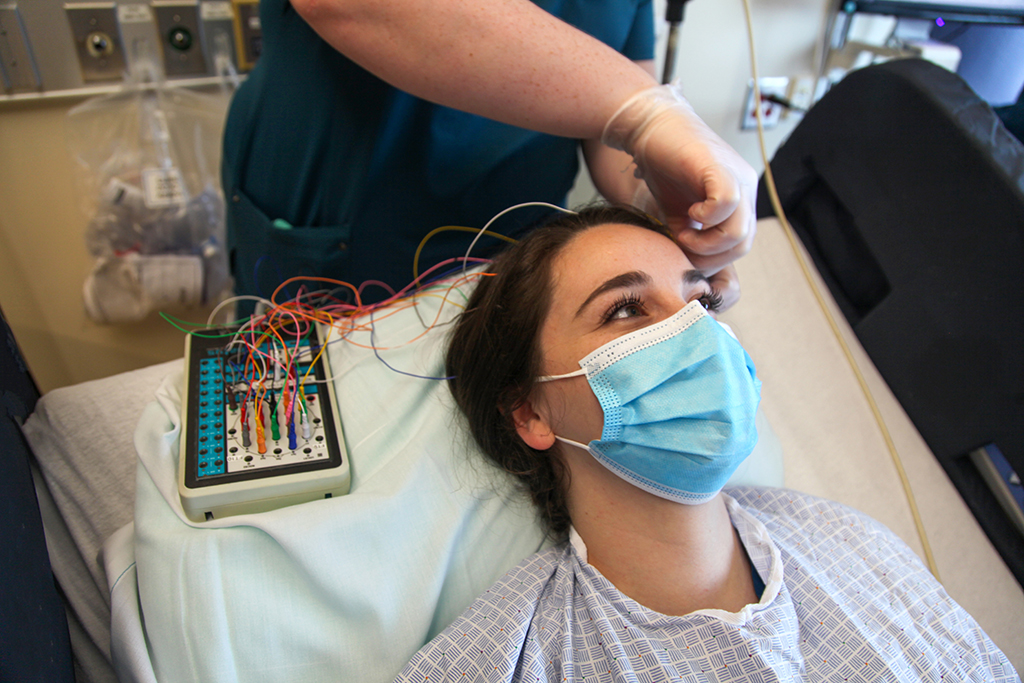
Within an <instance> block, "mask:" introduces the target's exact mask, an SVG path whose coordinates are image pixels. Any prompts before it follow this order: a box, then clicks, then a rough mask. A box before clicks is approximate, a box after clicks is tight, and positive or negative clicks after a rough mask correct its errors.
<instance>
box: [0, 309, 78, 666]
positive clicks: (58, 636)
mask: <svg viewBox="0 0 1024 683" xmlns="http://www.w3.org/2000/svg"><path fill="white" fill-rule="evenodd" d="M0 334H2V339H3V344H2V348H0V534H2V538H0V546H2V547H3V552H2V553H0V615H3V616H2V618H0V634H2V636H0V651H2V652H3V656H0V681H19V682H22V681H24V682H28V681H45V682H46V683H50V682H51V681H53V682H60V681H74V680H75V676H74V667H73V664H72V657H71V642H70V640H69V637H68V622H67V616H66V614H65V611H64V603H63V601H62V599H61V596H60V593H59V589H58V588H57V585H56V582H55V581H54V578H53V573H52V571H51V570H50V559H49V555H48V554H47V552H46V540H45V538H44V536H43V523H42V519H41V518H40V516H39V504H38V502H37V500H36V492H35V487H34V486H33V483H32V474H31V470H30V465H29V463H30V461H31V458H32V454H31V452H30V450H29V447H28V444H27V443H26V442H25V439H24V438H23V437H22V434H21V430H20V428H19V425H20V424H22V423H23V422H24V421H25V419H26V418H27V417H28V416H29V415H30V414H31V413H32V410H33V409H34V408H35V404H36V401H37V400H38V399H39V391H38V389H37V388H36V385H35V382H34V381H33V380H32V376H31V375H30V374H29V371H28V368H27V366H26V365H25V362H24V359H23V358H22V356H21V353H20V352H19V350H18V345H17V342H15V339H14V335H13V334H12V332H11V328H10V327H9V326H8V325H7V320H6V319H5V318H4V317H3V311H0Z"/></svg>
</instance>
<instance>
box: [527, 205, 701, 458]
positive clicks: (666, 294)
mask: <svg viewBox="0 0 1024 683" xmlns="http://www.w3.org/2000/svg"><path fill="white" fill-rule="evenodd" d="M551 279H552V292H551V309H550V311H549V312H548V316H547V318H546V319H545V321H544V324H543V325H542V326H541V332H540V350H541V372H542V373H543V374H545V375H559V374H564V373H566V372H572V371H574V370H579V367H580V366H579V361H580V359H582V358H584V357H585V356H586V355H588V354H589V353H590V352H592V351H594V350H595V349H597V348H599V347H601V346H603V345H604V344H606V343H608V342H610V341H612V340H613V339H615V338H616V337H620V336H622V335H624V334H628V333H629V332H633V331H634V330H637V329H640V328H642V327H647V326H648V325H653V324H654V323H657V322H660V321H661V320H664V319H665V318H668V317H670V316H672V315H673V314H675V313H676V312H677V311H679V309H681V308H682V307H683V306H685V305H686V304H688V303H690V302H691V301H694V300H699V299H702V298H705V297H707V296H708V295H709V294H710V292H711V287H710V285H709V284H708V282H707V280H706V279H705V278H704V276H703V275H701V274H700V273H699V272H697V271H696V270H695V269H694V267H693V265H692V264H691V263H690V261H689V259H687V258H686V255H685V254H684V253H683V252H682V250H681V249H679V247H678V246H677V245H676V244H675V243H674V242H672V240H670V239H669V238H668V237H665V236H664V235H661V234H659V233H656V232H653V231H651V230H645V229H644V228H639V227H636V226H631V225H619V224H611V225H603V226H599V227H596V228H591V229H589V230H587V231H586V232H583V233H580V234H579V235H578V236H577V237H575V238H574V239H573V240H572V241H571V242H569V244H567V245H566V246H565V247H564V248H563V250H562V252H561V253H560V254H559V255H558V256H557V257H556V258H555V260H554V261H553V263H552V277H551ZM537 391H538V395H539V398H540V400H541V401H542V402H543V403H544V405H545V406H546V407H547V409H548V411H549V415H550V419H551V421H552V427H553V430H554V433H555V434H557V435H559V436H561V437H564V438H568V439H572V440H575V441H579V442H581V443H587V442H589V441H592V440H593V439H598V438H600V436H601V430H602V427H603V424H604V415H603V413H602V411H601V406H600V404H599V403H598V401H597V397H596V396H594V393H593V391H591V389H590V385H589V384H588V383H587V379H586V378H585V377H582V376H581V377H573V378H570V379H563V380H559V381H557V382H547V383H543V384H540V385H538V388H537Z"/></svg>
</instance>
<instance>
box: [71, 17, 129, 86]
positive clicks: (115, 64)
mask: <svg viewBox="0 0 1024 683" xmlns="http://www.w3.org/2000/svg"><path fill="white" fill-rule="evenodd" d="M64 11H65V12H66V13H67V17H68V24H69V25H70V27H71V39H72V41H73V42H74V46H75V51H76V52H77V54H78V64H79V66H80V68H81V72H82V80H83V81H84V82H86V83H95V82H97V81H101V82H102V81H116V80H120V79H121V78H122V77H123V76H124V70H125V64H126V62H125V56H124V44H123V43H122V42H121V27H120V26H119V24H118V22H117V6H116V5H114V3H112V2H94V3H79V4H74V5H64Z"/></svg>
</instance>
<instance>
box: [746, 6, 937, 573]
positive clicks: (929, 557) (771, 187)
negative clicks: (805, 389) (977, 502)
mask: <svg viewBox="0 0 1024 683" xmlns="http://www.w3.org/2000/svg"><path fill="white" fill-rule="evenodd" d="M743 11H744V13H745V15H746V19H747V38H748V40H749V41H750V70H751V72H752V74H753V76H754V104H755V106H754V114H755V117H756V118H757V137H758V141H759V142H760V145H761V159H762V160H763V161H764V178H765V182H766V185H767V188H768V196H769V197H770V198H771V202H772V208H773V209H774V210H775V215H776V216H778V218H779V222H780V223H781V224H782V227H783V231H784V232H785V235H786V238H787V239H788V240H789V244H790V246H791V247H792V249H793V253H794V254H796V259H797V263H799V264H800V270H801V271H802V272H803V274H804V277H805V278H806V279H807V282H808V283H809V284H810V285H811V292H813V293H814V298H815V300H816V301H817V302H818V306H819V307H820V308H821V311H822V313H824V314H825V319H826V320H827V321H828V325H829V327H830V328H831V329H832V334H834V335H835V338H836V340H838V342H839V346H840V348H841V349H842V350H843V355H844V356H845V357H846V361H847V362H848V363H849V364H850V368H851V369H852V370H853V374H854V376H855V377H856V378H857V384H859V385H860V388H861V391H862V392H863V393H864V397H865V398H866V399H867V402H868V406H870V408H871V413H872V415H874V418H875V422H877V423H878V428H879V429H880V430H881V432H882V438H883V439H884V440H885V445H886V447H887V448H888V449H889V454H890V455H891V456H892V461H893V464H895V465H896V472H897V474H898V475H899V478H900V483H901V484H902V485H903V491H904V493H905V494H906V496H907V503H908V504H909V505H910V514H911V516H912V517H913V518H914V526H915V527H916V528H917V535H918V537H920V539H921V546H922V547H923V549H924V555H925V561H926V562H927V564H928V569H929V570H930V571H931V573H932V575H933V576H934V577H935V579H936V580H938V581H941V579H940V578H939V568H938V565H937V564H936V563H935V556H934V555H933V554H932V547H931V544H930V543H929V542H928V534H927V533H925V530H924V523H923V522H922V521H921V514H920V513H919V512H918V509H917V500H916V498H915V497H914V492H913V490H912V488H911V486H910V479H909V478H908V477H907V473H906V470H904V468H903V460H902V459H901V458H900V454H899V452H897V450H896V444H895V443H893V440H892V437H891V436H890V435H889V429H888V428H887V427H886V426H885V420H884V419H883V418H882V413H881V411H880V410H879V409H878V404H877V403H876V402H875V398H874V396H873V395H872V394H871V389H870V387H868V383H867V380H865V379H864V374H863V373H862V372H861V370H860V367H859V366H858V365H857V360H856V359H855V358H854V357H853V352H852V351H850V347H849V345H848V344H847V343H846V339H845V338H844V337H843V334H842V332H841V331H840V329H839V325H838V324H837V323H836V321H835V318H834V317H833V315H832V311H831V310H829V307H828V304H827V303H826V301H825V297H824V296H823V295H822V293H821V291H820V289H819V288H818V284H817V282H815V280H814V277H813V275H812V273H811V269H810V267H809V266H808V265H807V262H806V259H805V258H804V255H803V252H802V251H801V250H800V246H799V244H798V243H797V239H796V236H795V233H794V232H793V226H791V225H790V224H789V220H788V219H787V218H786V214H785V212H784V211H783V210H782V202H781V201H780V200H779V193H778V191H777V190H776V188H775V178H774V176H773V175H772V167H771V164H769V163H768V152H767V149H766V148H765V143H764V124H763V122H762V120H761V106H760V103H761V89H760V87H759V85H758V80H759V79H758V74H757V57H756V54H757V52H756V50H755V48H754V21H753V18H752V17H751V13H750V0H743Z"/></svg>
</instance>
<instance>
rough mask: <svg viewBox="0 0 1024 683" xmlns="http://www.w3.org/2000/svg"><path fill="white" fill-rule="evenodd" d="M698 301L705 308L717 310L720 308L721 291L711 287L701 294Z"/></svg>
mask: <svg viewBox="0 0 1024 683" xmlns="http://www.w3.org/2000/svg"><path fill="white" fill-rule="evenodd" d="M698 301H700V304H701V306H703V307H704V308H705V309H706V310H708V311H717V310H719V309H721V308H722V293H721V292H719V291H718V290H717V289H711V290H710V291H708V292H707V293H706V294H704V295H702V296H701V297H700V299H698Z"/></svg>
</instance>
